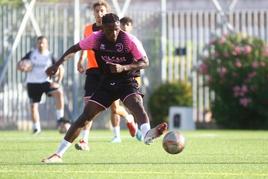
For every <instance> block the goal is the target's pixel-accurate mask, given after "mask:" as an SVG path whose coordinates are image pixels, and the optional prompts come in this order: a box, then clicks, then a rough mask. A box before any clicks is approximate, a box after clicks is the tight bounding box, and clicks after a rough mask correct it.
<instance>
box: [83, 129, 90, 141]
mask: <svg viewBox="0 0 268 179" xmlns="http://www.w3.org/2000/svg"><path fill="white" fill-rule="evenodd" d="M88 136H89V130H88V129H86V130H82V131H81V137H82V139H83V141H85V142H88Z"/></svg>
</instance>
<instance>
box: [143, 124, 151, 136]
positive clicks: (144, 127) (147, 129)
mask: <svg viewBox="0 0 268 179" xmlns="http://www.w3.org/2000/svg"><path fill="white" fill-rule="evenodd" d="M140 129H141V133H142V136H143V137H145V135H146V134H147V132H148V131H149V130H150V129H151V126H150V123H143V124H142V125H141V127H140Z"/></svg>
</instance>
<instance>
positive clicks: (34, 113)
mask: <svg viewBox="0 0 268 179" xmlns="http://www.w3.org/2000/svg"><path fill="white" fill-rule="evenodd" d="M38 104H39V103H31V104H30V108H31V118H32V122H33V134H38V133H40V132H41V124H40V115H39V110H38Z"/></svg>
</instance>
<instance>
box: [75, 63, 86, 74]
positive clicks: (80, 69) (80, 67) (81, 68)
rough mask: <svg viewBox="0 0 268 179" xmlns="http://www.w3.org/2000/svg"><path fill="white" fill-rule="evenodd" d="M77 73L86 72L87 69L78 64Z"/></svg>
mask: <svg viewBox="0 0 268 179" xmlns="http://www.w3.org/2000/svg"><path fill="white" fill-rule="evenodd" d="M77 71H79V73H84V72H85V69H84V67H83V65H82V64H81V63H77Z"/></svg>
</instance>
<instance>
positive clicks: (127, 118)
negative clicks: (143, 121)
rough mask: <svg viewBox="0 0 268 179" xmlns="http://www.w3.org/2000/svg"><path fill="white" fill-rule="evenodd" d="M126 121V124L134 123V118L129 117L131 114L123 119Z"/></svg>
mask: <svg viewBox="0 0 268 179" xmlns="http://www.w3.org/2000/svg"><path fill="white" fill-rule="evenodd" d="M125 119H126V121H127V122H132V121H134V117H133V116H132V115H131V114H128V115H127V116H126V117H125Z"/></svg>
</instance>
